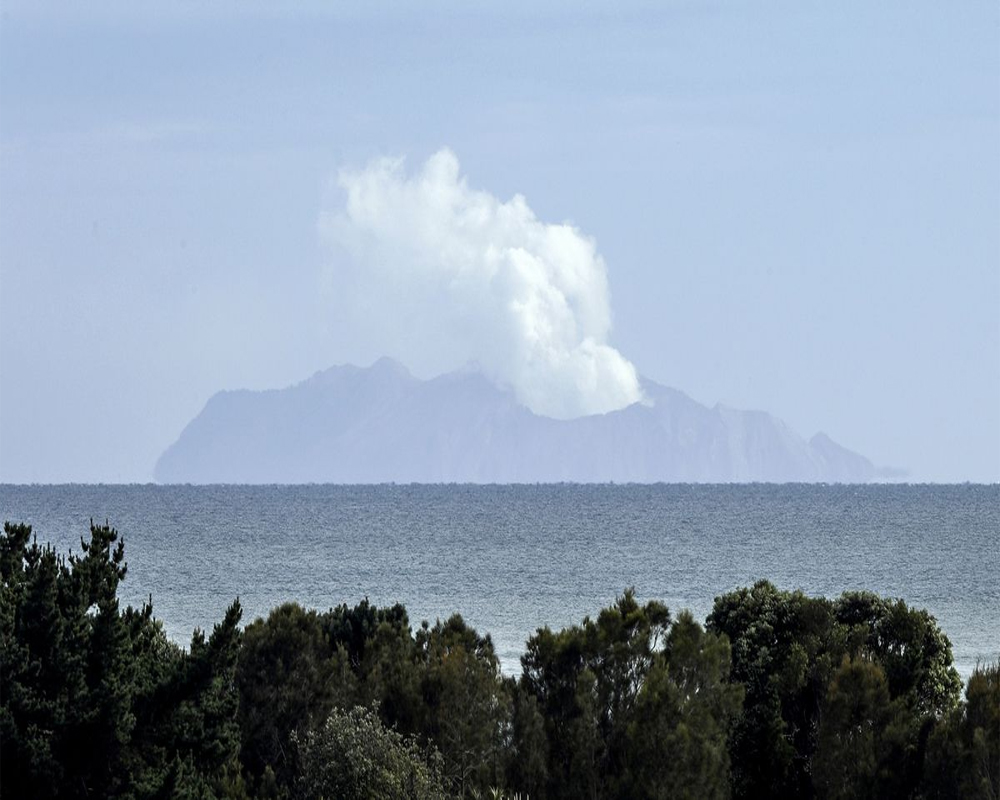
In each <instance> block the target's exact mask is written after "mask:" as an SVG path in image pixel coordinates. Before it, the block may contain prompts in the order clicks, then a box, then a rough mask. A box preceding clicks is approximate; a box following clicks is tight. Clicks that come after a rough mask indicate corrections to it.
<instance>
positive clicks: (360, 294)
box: [320, 149, 642, 418]
mask: <svg viewBox="0 0 1000 800" xmlns="http://www.w3.org/2000/svg"><path fill="white" fill-rule="evenodd" d="M338 182H339V185H340V187H342V189H343V190H344V191H345V192H346V204H345V205H343V206H341V207H339V208H338V209H336V210H334V211H330V212H326V213H324V214H323V215H322V216H321V219H320V229H321V232H322V234H323V235H324V237H325V238H326V239H327V241H328V242H329V243H331V244H332V245H334V246H335V248H336V250H337V253H338V258H336V259H335V263H334V265H333V267H332V268H331V273H330V286H331V289H332V295H333V297H334V315H335V320H336V327H337V328H338V329H339V330H340V331H341V333H342V335H343V336H344V337H351V338H358V339H362V340H364V341H365V342H366V343H367V344H368V346H369V347H375V348H379V350H380V354H386V355H391V356H394V357H396V358H398V359H400V360H401V361H403V362H404V363H406V364H407V365H408V366H410V367H411V368H412V369H414V370H415V371H417V372H418V373H424V374H434V373H437V372H443V371H445V370H448V369H453V368H455V367H458V366H461V365H463V364H466V363H468V362H475V363H476V364H477V365H478V366H479V368H480V369H482V370H483V372H485V373H486V375H487V376H489V377H490V378H491V379H493V380H494V381H496V382H497V383H499V384H501V385H504V386H507V387H509V388H510V389H512V390H513V392H514V393H515V395H516V396H517V398H518V400H519V401H520V402H521V403H523V404H524V405H526V406H527V407H528V408H530V409H532V410H533V411H534V412H536V413H538V414H542V415H545V416H550V417H557V418H572V417H577V416H582V415H586V414H597V413H604V412H607V411H613V410H615V409H618V408H623V407H625V406H627V405H629V404H631V403H634V402H637V401H639V400H641V399H642V392H641V389H640V387H639V380H638V376H637V374H636V370H635V368H634V367H633V366H632V364H631V363H630V362H629V361H628V360H627V359H625V358H624V357H623V356H622V355H621V353H619V352H618V351H617V350H615V349H614V348H613V347H611V346H610V345H609V344H608V342H607V340H608V334H609V332H610V330H611V305H610V300H609V293H608V281H607V274H606V269H605V265H604V260H603V259H602V258H601V256H600V255H599V254H598V253H597V250H596V246H595V242H594V240H593V239H591V238H590V237H588V236H585V235H584V234H583V233H581V232H580V231H579V230H577V229H576V228H575V227H573V226H572V225H568V224H551V223H545V222H541V221H540V220H538V218H537V217H536V216H535V214H534V213H533V212H532V210H531V209H530V208H529V207H528V204H527V202H526V201H525V199H524V197H522V196H521V195H515V196H514V197H513V198H511V199H510V200H509V201H507V202H502V201H501V200H499V199H498V198H496V197H494V196H493V195H491V194H489V193H488V192H485V191H478V190H474V189H470V188H469V186H468V185H467V182H466V180H465V178H464V176H463V175H462V174H461V172H460V168H459V163H458V159H457V158H456V157H455V155H454V154H453V153H452V152H451V151H450V150H447V149H444V150H440V151H439V152H437V153H435V154H434V155H433V156H431V157H430V158H429V159H428V160H427V162H426V163H425V164H424V165H423V167H422V168H421V169H420V170H419V172H417V173H416V174H413V175H409V174H407V172H406V170H405V167H404V163H403V161H402V159H385V158H383V159H378V160H375V161H372V162H371V163H369V164H368V165H367V166H366V167H365V168H363V169H360V170H344V171H342V172H341V173H340V175H339V181H338Z"/></svg>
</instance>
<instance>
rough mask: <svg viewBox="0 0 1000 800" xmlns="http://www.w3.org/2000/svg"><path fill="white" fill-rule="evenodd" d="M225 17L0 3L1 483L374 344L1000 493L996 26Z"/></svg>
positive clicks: (134, 463) (424, 367) (845, 8)
mask: <svg viewBox="0 0 1000 800" xmlns="http://www.w3.org/2000/svg"><path fill="white" fill-rule="evenodd" d="M242 8H243V7H242V6H237V5H235V4H233V5H227V4H223V5H220V6H214V7H213V9H214V10H212V11H206V10H199V9H197V8H195V7H183V8H175V7H172V6H169V5H150V6H144V7H143V8H141V9H139V8H133V7H131V6H129V5H126V4H121V5H119V4H115V3H112V4H109V5H108V6H105V7H103V8H102V9H100V10H86V11H85V10H84V9H83V7H75V6H70V7H63V6H61V5H58V4H47V3H40V4H37V3H30V4H29V3H19V2H9V3H5V4H4V9H3V16H2V21H0V482H8V483H48V482H78V483H87V482H113V483H117V482H125V483H131V482H145V481H148V480H151V478H152V470H153V465H154V463H155V461H156V458H157V457H158V456H159V454H160V453H161V452H163V450H164V449H165V448H166V447H167V446H168V445H170V444H171V443H172V442H174V441H175V440H176V439H177V437H178V435H179V433H180V431H181V430H182V429H183V428H184V426H185V425H186V424H187V423H188V422H189V421H190V420H191V419H192V418H193V417H194V416H195V415H196V414H197V413H198V412H199V411H200V410H201V409H202V407H203V406H204V404H205V402H206V401H207V400H208V398H209V397H211V396H212V395H213V394H214V393H216V392H218V391H221V390H226V389H238V388H251V389H271V388H282V387H284V386H287V385H290V384H293V383H296V382H298V381H301V380H303V379H305V378H307V377H309V376H310V375H312V374H313V373H315V372H317V371H320V370H323V369H326V368H328V367H330V366H333V365H335V364H343V363H355V364H359V365H367V364H370V363H371V362H373V361H374V360H376V359H377V358H379V357H381V356H391V357H394V358H397V359H398V360H400V361H401V362H402V363H403V364H405V365H406V366H407V367H408V368H409V369H411V370H412V371H413V372H414V374H416V375H418V376H420V377H424V378H426V377H430V376H432V375H434V374H438V373H441V372H446V371H449V370H451V369H454V368H456V367H459V366H461V365H463V364H465V363H468V362H469V361H475V362H476V363H478V364H479V365H480V366H481V367H482V369H483V371H484V372H485V373H486V374H488V375H489V376H490V377H491V378H493V379H494V380H497V381H498V382H501V383H503V384H504V385H508V386H510V387H511V388H512V390H513V391H514V393H515V395H516V396H517V398H518V400H519V401H520V402H521V403H523V404H524V405H526V406H527V407H529V408H531V409H532V410H535V411H536V412H537V413H540V414H544V415H546V416H554V417H561V418H572V417H575V416H579V415H582V414H590V413H601V412H604V411H609V410H613V409H616V408H621V407H623V406H625V405H628V404H629V403H632V402H635V401H637V400H639V399H641V391H640V387H639V383H638V376H640V375H642V376H645V377H648V378H650V379H652V380H654V381H656V382H658V383H661V384H663V385H666V386H670V387H674V388H676V389H679V390H681V391H683V392H685V393H687V394H688V395H690V396H691V397H692V398H694V399H695V400H697V401H698V402H700V403H703V404H705V405H708V406H714V405H715V404H716V403H722V404H724V405H726V406H731V407H734V408H741V409H761V410H764V411H767V412H769V413H770V414H773V415H774V416H776V417H778V418H780V419H782V420H784V421H785V422H787V423H788V424H789V425H790V426H791V428H792V429H794V430H795V431H797V432H798V433H799V434H801V435H803V436H806V437H808V436H811V435H813V434H814V433H817V432H820V431H822V432H824V433H826V434H828V435H829V436H830V437H832V438H833V439H834V440H835V441H837V442H838V443H840V444H842V445H843V446H845V447H847V448H849V449H851V450H854V451H856V452H858V453H861V454H863V455H865V456H866V457H868V458H869V459H871V461H872V462H874V463H875V464H877V465H880V466H888V467H896V468H901V469H904V470H907V471H908V473H909V477H908V480H911V481H913V482H964V481H971V482H985V483H994V482H998V481H1000V48H998V47H997V41H998V39H997V36H998V32H1000V8H998V7H997V6H996V4H988V3H978V2H971V3H963V4H958V5H955V6H948V7H942V6H939V5H936V4H930V3H919V4H902V3H890V4H885V5H879V6H878V7H869V6H867V5H864V4H860V3H852V4H848V5H839V6H837V7H830V8H826V7H809V8H806V7H802V6H800V5H798V4H792V3H782V4H777V5H773V6H768V7H767V8H766V9H764V8H750V7H730V6H724V5H718V6H709V7H705V6H701V5H695V4H687V3H677V4H670V5H668V6H665V7H661V6H659V5H644V4H639V5H629V6H627V7H623V8H622V9H616V11H615V12H614V13H610V12H606V11H604V10H603V9H602V8H601V7H600V6H596V5H584V6H576V5H574V6H569V5H557V6H553V7H549V8H547V9H545V10H535V9H533V8H532V7H530V6H528V5H519V4H515V5H513V6H511V7H505V8H504V10H503V11H495V10H489V9H468V8H465V7H463V6H460V5H457V4H448V3H441V4H434V5H431V6H427V7H421V8H419V9H417V8H411V7H406V6H400V7H395V8H393V7H381V8H380V9H379V10H378V11H371V10H369V9H368V8H367V7H365V6H362V5H345V6H341V7H339V8H338V9H336V10H331V9H327V8H326V7H325V6H323V5H322V4H312V3H298V4H294V5H291V6H282V9H281V11H277V10H271V9H268V8H267V7H265V6H251V7H250V10H249V11H246V10H244V11H243V12H242V13H237V12H238V10H240V9H242ZM224 12H229V13H224Z"/></svg>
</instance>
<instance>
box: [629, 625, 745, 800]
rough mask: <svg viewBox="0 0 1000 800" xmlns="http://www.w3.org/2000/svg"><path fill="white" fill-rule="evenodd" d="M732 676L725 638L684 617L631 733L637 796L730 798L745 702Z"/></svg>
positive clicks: (647, 685)
mask: <svg viewBox="0 0 1000 800" xmlns="http://www.w3.org/2000/svg"><path fill="white" fill-rule="evenodd" d="M729 670H730V656H729V642H728V641H727V640H726V639H725V637H719V636H716V635H714V634H711V633H706V632H705V631H704V630H703V629H702V627H701V626H700V625H699V624H698V623H697V622H695V620H694V618H693V617H692V616H691V613H690V612H689V611H683V612H681V614H680V615H679V616H678V618H677V621H676V622H675V623H674V625H673V626H672V627H671V629H670V633H669V634H668V636H667V643H666V647H665V649H664V651H663V653H662V656H661V657H659V658H657V659H656V661H655V663H654V664H653V666H652V668H651V669H650V671H649V673H648V675H647V676H646V680H645V682H644V684H643V687H642V690H641V691H640V693H639V697H638V703H637V708H636V713H635V715H634V718H633V721H632V723H631V727H630V730H629V739H630V742H631V746H630V753H631V757H632V758H631V761H632V767H631V770H630V771H631V774H632V782H631V786H630V787H629V791H628V795H629V796H630V797H634V798H692V800H696V799H700V798H705V799H706V800H707V799H708V798H724V797H728V796H729V753H728V750H727V737H728V735H729V729H730V727H731V725H732V723H733V721H734V720H735V719H736V717H737V716H738V714H739V712H740V709H741V706H742V703H743V687H742V686H740V685H738V684H733V683H731V682H730V681H729Z"/></svg>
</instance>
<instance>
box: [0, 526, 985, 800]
mask: <svg viewBox="0 0 1000 800" xmlns="http://www.w3.org/2000/svg"><path fill="white" fill-rule="evenodd" d="M82 544H83V551H82V554H81V555H78V556H76V555H70V556H69V557H63V556H61V555H59V554H57V553H56V552H55V551H54V550H52V549H51V548H49V547H41V546H39V545H38V544H37V542H35V541H33V540H32V534H31V529H30V527H28V526H24V525H11V524H6V525H5V526H4V533H3V536H2V538H0V572H2V587H0V592H2V594H0V659H2V661H0V748H2V751H0V793H2V795H3V796H4V797H8V798H19V797H88V798H92V797H127V798H133V797H134V798H161V797H163V798H167V797H192V798H212V797H220V798H221V797H229V798H245V797H272V798H323V797H325V798H384V797H406V798H445V797H482V798H494V797H501V796H502V797H508V798H510V797H514V796H515V795H516V794H519V795H520V796H521V797H530V798H533V799H536V798H553V799H555V798H668V797H669V798H685V797H689V798H716V797H729V796H733V797H747V798H751V797H806V798H809V797H819V798H840V797H843V798H854V797H860V798H864V797H871V798H891V797H918V798H996V797H998V796H1000V741H998V740H1000V666H998V665H997V664H993V665H990V666H987V667H981V668H978V669H977V670H976V671H975V673H974V674H973V676H972V677H971V679H970V680H969V682H968V685H967V686H966V688H965V695H964V698H962V697H961V696H960V695H961V685H960V681H959V678H958V675H957V673H956V672H955V670H954V668H953V666H952V655H951V646H950V644H949V642H948V639H947V637H946V636H945V635H944V634H943V633H942V632H941V630H940V629H939V628H938V626H937V623H936V622H935V620H934V618H933V617H931V616H930V615H928V614H927V612H925V611H921V610H917V609H912V608H910V607H908V606H907V605H906V604H905V603H904V602H903V601H901V600H889V599H885V598H881V597H879V596H877V595H874V594H870V593H865V592H861V593H859V592H850V593H845V594H843V595H841V597H839V598H838V599H835V600H829V599H823V598H810V597H806V596H805V595H803V594H802V593H801V592H788V591H782V590H779V589H777V588H775V587H774V586H772V585H771V584H770V583H768V582H766V581H761V582H759V583H757V584H755V585H753V586H751V587H747V588H743V589H739V590H737V591H734V592H731V593H729V594H726V595H723V596H722V597H718V598H716V600H715V605H714V608H713V610H712V613H711V614H710V615H709V617H708V619H707V620H706V622H705V625H704V626H702V625H701V624H699V623H698V622H697V621H696V620H695V619H694V618H693V617H692V616H691V614H690V613H688V612H681V613H680V614H679V615H677V616H676V617H674V616H672V615H671V614H670V613H669V611H668V610H667V608H666V607H665V606H663V605H662V604H660V603H657V602H648V603H645V604H642V603H640V602H639V600H638V599H637V598H636V596H635V594H634V593H633V592H632V591H631V590H628V591H626V592H625V593H624V594H623V595H622V596H621V597H619V598H618V599H617V600H616V601H615V603H614V604H613V605H612V606H610V607H609V608H606V609H603V610H602V611H600V613H599V614H598V615H597V616H596V617H595V618H589V617H588V618H586V619H584V620H583V621H582V622H581V623H580V624H579V625H574V626H572V627H570V628H566V629H564V630H561V631H552V630H549V629H548V628H543V629H539V630H538V631H537V632H536V634H535V635H534V636H532V637H531V638H530V639H529V640H528V642H527V647H526V652H525V654H524V656H523V657H522V659H521V666H522V670H521V675H520V677H518V678H516V679H515V678H512V677H504V676H503V675H502V674H501V672H500V669H499V662H498V660H497V657H496V654H495V652H494V649H493V645H492V643H491V641H490V638H489V636H481V635H480V634H479V633H477V632H476V631H475V630H473V629H472V628H470V627H469V626H468V625H466V624H465V622H464V621H463V620H462V618H461V617H460V616H458V615H455V616H453V617H451V618H449V619H448V620H446V621H444V622H440V621H439V622H437V623H435V624H434V625H433V626H432V625H429V624H427V623H426V622H425V623H423V624H421V626H420V627H419V628H417V630H416V631H413V629H412V628H411V626H410V622H409V619H408V618H407V615H406V611H405V609H404V608H403V607H402V606H399V605H397V606H393V607H391V608H376V607H374V606H372V605H370V604H369V603H368V602H367V601H363V602H361V603H359V604H358V605H356V606H354V607H353V608H350V607H348V606H346V605H342V606H339V607H337V608H332V609H330V610H328V611H325V612H317V611H311V610H306V609H303V608H302V607H300V606H298V605H296V604H294V603H289V604H286V605H282V606H280V607H278V608H276V609H274V610H273V611H271V613H270V614H269V616H268V617H267V618H266V619H258V620H256V621H255V622H253V623H251V624H250V625H248V626H247V627H246V628H245V630H241V629H240V617H241V609H240V605H239V602H238V601H236V602H234V603H233V605H232V606H231V607H230V608H229V609H228V611H227V612H226V614H225V616H224V618H223V619H222V620H221V621H220V622H219V623H218V624H217V625H216V626H215V627H214V629H213V631H212V632H211V634H208V635H206V634H204V633H202V632H200V631H195V633H194V635H193V637H192V639H191V644H190V647H189V648H188V649H187V650H184V649H181V648H179V647H177V646H176V645H174V644H173V643H171V642H170V641H169V640H168V639H167V637H166V635H165V634H164V631H163V628H162V627H161V625H160V623H159V622H158V621H157V620H156V619H155V618H154V617H153V614H152V606H151V601H150V603H147V604H144V605H143V606H142V607H141V608H139V609H134V608H131V607H128V608H125V609H124V610H123V609H121V608H120V607H119V602H118V599H117V590H118V585H119V583H120V581H121V580H122V579H124V577H125V574H126V563H125V557H124V546H123V543H122V542H121V541H120V540H119V539H118V536H117V534H116V532H115V531H114V530H113V529H111V528H109V527H107V526H93V525H92V526H91V531H90V538H89V540H88V541H83V542H82Z"/></svg>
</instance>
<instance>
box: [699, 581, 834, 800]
mask: <svg viewBox="0 0 1000 800" xmlns="http://www.w3.org/2000/svg"><path fill="white" fill-rule="evenodd" d="M707 627H708V630H709V631H711V632H714V633H717V634H725V635H726V636H727V637H728V638H729V641H730V643H731V646H732V664H733V668H732V677H733V679H734V680H735V681H738V682H740V683H741V684H743V686H744V687H745V690H746V696H745V700H744V707H743V712H742V713H741V715H740V717H739V719H738V720H737V723H736V725H735V728H734V730H733V733H732V736H731V738H730V746H729V752H730V757H731V760H732V763H731V770H732V772H731V776H732V781H731V783H732V789H733V795H734V796H735V797H772V796H780V797H810V796H812V780H811V776H810V760H811V758H812V754H813V752H814V751H815V748H816V736H817V729H818V722H819V710H820V707H821V704H822V702H823V698H824V697H825V696H826V691H827V687H828V686H829V684H830V680H831V679H832V677H833V673H834V671H835V669H836V667H837V666H838V665H839V664H840V660H841V658H842V656H843V654H844V652H845V647H846V645H845V642H844V638H843V632H842V631H839V630H838V629H837V626H836V624H835V620H834V616H833V604H832V603H831V602H830V601H828V600H825V599H822V598H810V597H806V596H805V595H804V594H803V593H802V592H785V591H780V590H778V589H777V588H775V587H774V585H773V584H771V583H769V582H768V581H759V582H757V583H756V584H754V585H753V586H752V587H749V588H742V589H737V590H736V591H733V592H730V593H728V594H725V595H722V596H721V597H717V598H716V599H715V605H714V607H713V609H712V613H711V614H710V615H709V617H708V620H707Z"/></svg>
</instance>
